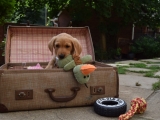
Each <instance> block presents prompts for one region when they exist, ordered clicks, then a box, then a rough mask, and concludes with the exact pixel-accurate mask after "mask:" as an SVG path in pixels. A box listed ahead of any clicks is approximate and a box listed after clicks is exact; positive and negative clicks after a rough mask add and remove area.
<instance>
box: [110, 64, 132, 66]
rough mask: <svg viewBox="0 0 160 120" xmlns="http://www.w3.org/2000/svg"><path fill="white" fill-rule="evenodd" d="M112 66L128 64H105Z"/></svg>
mask: <svg viewBox="0 0 160 120" xmlns="http://www.w3.org/2000/svg"><path fill="white" fill-rule="evenodd" d="M107 65H110V66H113V67H117V66H130V65H129V64H107Z"/></svg>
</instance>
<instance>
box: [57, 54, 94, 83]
mask: <svg viewBox="0 0 160 120" xmlns="http://www.w3.org/2000/svg"><path fill="white" fill-rule="evenodd" d="M91 60H92V56H91V55H86V56H83V57H81V58H80V57H77V56H74V57H72V55H68V56H67V57H66V58H65V59H63V60H58V61H57V65H58V67H61V68H63V69H64V70H65V71H68V70H71V69H73V73H74V76H75V78H76V80H77V82H79V83H80V84H85V85H86V83H87V82H88V81H89V79H90V73H92V72H93V71H94V70H95V69H96V67H95V66H93V65H91V64H85V63H87V62H90V61H91Z"/></svg>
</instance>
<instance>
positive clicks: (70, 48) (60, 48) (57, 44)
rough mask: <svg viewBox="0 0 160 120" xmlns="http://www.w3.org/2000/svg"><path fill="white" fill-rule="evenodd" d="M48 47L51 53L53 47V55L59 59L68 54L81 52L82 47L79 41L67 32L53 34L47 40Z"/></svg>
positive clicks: (77, 54)
mask: <svg viewBox="0 0 160 120" xmlns="http://www.w3.org/2000/svg"><path fill="white" fill-rule="evenodd" d="M48 47H49V50H50V51H51V53H52V54H53V48H54V49H55V55H56V56H57V57H58V58H59V59H63V58H65V57H66V56H68V55H70V54H71V55H76V56H79V55H80V54H81V52H82V47H81V45H80V43H79V41H78V40H77V39H76V38H73V37H72V36H71V35H69V34H67V33H61V34H59V35H57V36H54V37H53V38H52V39H51V40H50V41H49V43H48Z"/></svg>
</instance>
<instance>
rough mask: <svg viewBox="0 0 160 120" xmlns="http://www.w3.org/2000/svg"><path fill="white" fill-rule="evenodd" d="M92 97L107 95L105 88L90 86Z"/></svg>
mask: <svg viewBox="0 0 160 120" xmlns="http://www.w3.org/2000/svg"><path fill="white" fill-rule="evenodd" d="M90 94H91V95H103V94H105V86H90Z"/></svg>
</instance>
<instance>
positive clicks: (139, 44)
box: [131, 36, 160, 58]
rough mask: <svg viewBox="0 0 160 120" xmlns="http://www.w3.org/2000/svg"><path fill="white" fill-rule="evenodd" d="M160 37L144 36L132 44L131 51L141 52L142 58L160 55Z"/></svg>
mask: <svg viewBox="0 0 160 120" xmlns="http://www.w3.org/2000/svg"><path fill="white" fill-rule="evenodd" d="M159 39H160V37H159V38H157V39H154V38H153V37H149V36H142V37H140V38H139V39H137V40H135V41H134V42H133V44H132V45H131V51H132V52H133V53H135V54H140V57H141V58H154V57H159V56H160V47H159V46H160V40H159Z"/></svg>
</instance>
